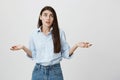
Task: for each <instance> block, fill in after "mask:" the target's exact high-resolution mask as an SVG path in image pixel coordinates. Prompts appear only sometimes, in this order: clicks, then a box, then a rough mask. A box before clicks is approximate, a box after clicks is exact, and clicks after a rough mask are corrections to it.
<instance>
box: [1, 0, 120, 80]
mask: <svg viewBox="0 0 120 80" xmlns="http://www.w3.org/2000/svg"><path fill="white" fill-rule="evenodd" d="M46 5H50V6H52V7H53V8H54V9H55V10H56V13H57V16H58V22H59V27H60V28H62V29H63V30H64V31H65V33H66V38H67V41H68V43H69V44H70V46H72V45H74V44H75V43H76V42H79V41H88V42H90V43H93V46H92V47H90V48H89V49H82V48H78V49H77V50H76V51H75V54H74V56H73V57H72V59H69V60H67V59H63V60H62V62H61V65H62V70H63V74H64V79H65V80H120V35H119V34H120V0H0V80H31V74H32V70H33V67H34V64H35V63H34V62H33V61H32V60H31V59H29V58H28V57H27V56H26V55H25V53H24V52H23V51H22V50H20V51H15V52H13V51H10V50H9V48H10V47H11V46H12V45H15V44H24V45H26V46H27V47H28V41H29V35H30V34H31V32H32V30H33V29H35V28H36V25H37V21H38V16H39V12H40V10H41V9H42V8H43V7H44V6H46Z"/></svg>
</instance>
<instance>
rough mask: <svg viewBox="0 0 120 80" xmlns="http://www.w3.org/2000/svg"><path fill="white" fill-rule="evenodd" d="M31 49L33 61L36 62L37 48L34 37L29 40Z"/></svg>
mask: <svg viewBox="0 0 120 80" xmlns="http://www.w3.org/2000/svg"><path fill="white" fill-rule="evenodd" d="M29 49H30V50H31V52H32V59H33V60H34V59H35V57H36V48H35V44H34V40H33V37H32V36H30V39H29Z"/></svg>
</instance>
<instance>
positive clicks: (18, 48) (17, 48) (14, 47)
mask: <svg viewBox="0 0 120 80" xmlns="http://www.w3.org/2000/svg"><path fill="white" fill-rule="evenodd" d="M22 47H23V46H22V45H15V46H12V47H11V48H10V49H11V50H20V49H22Z"/></svg>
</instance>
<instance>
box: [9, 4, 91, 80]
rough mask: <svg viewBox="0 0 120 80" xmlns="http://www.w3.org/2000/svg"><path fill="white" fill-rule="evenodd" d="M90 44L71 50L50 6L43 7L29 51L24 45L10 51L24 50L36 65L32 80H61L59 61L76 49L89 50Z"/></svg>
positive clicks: (79, 44)
mask: <svg viewBox="0 0 120 80" xmlns="http://www.w3.org/2000/svg"><path fill="white" fill-rule="evenodd" d="M91 45H92V44H90V43H88V42H78V43H76V44H75V45H74V46H73V47H72V48H70V46H69V45H68V43H67V42H66V40H65V33H64V31H63V30H61V29H59V27H58V21H57V15H56V12H55V10H54V9H53V8H52V7H50V6H45V7H44V8H43V9H42V10H41V12H40V16H39V19H38V28H37V29H36V30H35V31H33V33H32V34H31V37H30V42H29V49H28V48H27V47H25V46H24V45H15V46H12V47H11V50H13V51H14V50H21V49H22V50H24V51H25V53H26V54H27V55H28V56H29V57H30V58H32V59H33V60H34V61H35V63H36V65H35V67H34V70H33V73H32V80H63V75H62V70H61V66H60V61H61V60H62V58H63V57H64V58H70V57H71V56H72V54H73V52H74V51H75V50H76V49H77V48H78V47H81V48H89V47H90V46H91Z"/></svg>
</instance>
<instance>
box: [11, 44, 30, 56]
mask: <svg viewBox="0 0 120 80" xmlns="http://www.w3.org/2000/svg"><path fill="white" fill-rule="evenodd" d="M21 49H22V50H24V51H25V53H26V54H27V55H28V56H29V57H30V58H32V52H31V51H30V50H29V49H28V48H27V47H25V46H24V45H15V46H12V47H11V48H10V50H12V51H16V50H21Z"/></svg>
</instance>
